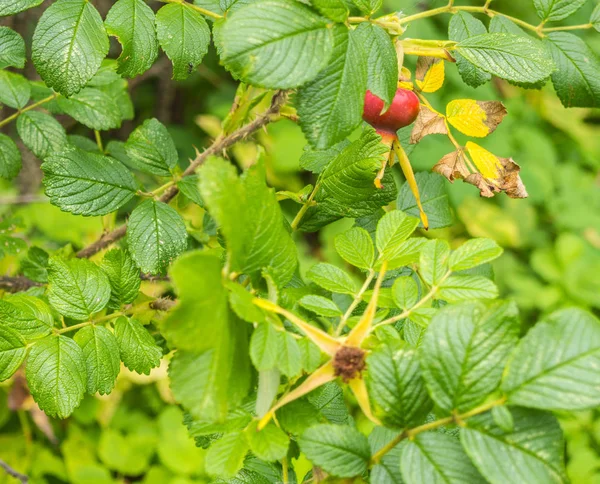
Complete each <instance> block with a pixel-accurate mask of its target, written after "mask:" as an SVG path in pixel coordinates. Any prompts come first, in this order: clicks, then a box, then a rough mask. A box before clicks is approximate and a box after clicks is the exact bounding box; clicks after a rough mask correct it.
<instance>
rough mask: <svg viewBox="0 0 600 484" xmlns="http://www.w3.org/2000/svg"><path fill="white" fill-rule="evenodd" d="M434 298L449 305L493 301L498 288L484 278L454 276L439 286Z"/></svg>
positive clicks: (496, 295)
mask: <svg viewBox="0 0 600 484" xmlns="http://www.w3.org/2000/svg"><path fill="white" fill-rule="evenodd" d="M436 297H437V298H438V299H443V300H444V301H447V302H449V303H455V302H459V301H472V300H473V299H494V298H496V297H498V288H497V287H496V284H494V283H493V282H492V281H491V280H490V279H488V278H487V277H484V276H471V275H456V276H450V277H448V278H447V279H446V280H445V281H443V282H442V283H441V284H440V286H439V289H438V292H437V295H436Z"/></svg>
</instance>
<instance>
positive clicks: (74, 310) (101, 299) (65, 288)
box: [48, 257, 110, 321]
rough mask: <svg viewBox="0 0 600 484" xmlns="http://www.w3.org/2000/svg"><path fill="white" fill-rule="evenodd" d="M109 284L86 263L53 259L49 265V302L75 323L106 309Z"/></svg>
mask: <svg viewBox="0 0 600 484" xmlns="http://www.w3.org/2000/svg"><path fill="white" fill-rule="evenodd" d="M109 299H110V283H109V282H108V277H106V274H104V272H102V271H101V270H100V268H99V267H98V266H97V265H96V264H94V263H93V262H90V261H89V260H86V259H70V260H65V259H61V258H59V257H52V258H50V261H49V263H48V300H49V301H50V304H51V305H52V307H53V308H54V309H56V310H57V311H58V312H59V313H61V314H63V315H65V316H67V317H69V318H72V319H76V320H78V321H84V320H86V319H89V318H90V316H91V315H92V314H94V313H97V312H98V311H101V310H102V309H104V308H105V307H106V304H107V303H108V300H109Z"/></svg>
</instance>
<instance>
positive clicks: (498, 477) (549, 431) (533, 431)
mask: <svg viewBox="0 0 600 484" xmlns="http://www.w3.org/2000/svg"><path fill="white" fill-rule="evenodd" d="M511 412H512V414H513V417H514V430H513V431H512V432H505V431H503V430H501V429H500V428H498V427H497V426H496V425H495V424H494V419H493V417H492V415H491V413H486V414H483V415H479V416H477V417H474V418H472V419H469V420H468V421H467V428H463V429H461V435H460V440H461V442H462V445H463V447H464V448H465V450H466V452H467V454H468V455H469V457H470V458H471V460H472V461H473V463H474V464H475V466H476V467H477V468H478V469H479V472H481V473H482V474H483V476H484V477H485V478H486V480H487V481H488V482H490V483H492V484H501V483H502V484H504V483H506V482H544V483H557V484H562V483H567V482H569V481H568V480H567V478H566V476H565V472H564V463H563V459H564V457H563V456H564V453H565V452H564V449H565V444H564V441H563V436H562V431H561V429H560V426H559V425H558V422H557V421H556V419H555V418H554V417H553V416H552V415H551V414H548V413H544V412H540V411H536V410H527V409H524V408H518V407H512V408H511Z"/></svg>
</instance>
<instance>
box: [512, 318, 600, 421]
mask: <svg viewBox="0 0 600 484" xmlns="http://www.w3.org/2000/svg"><path fill="white" fill-rule="evenodd" d="M598 364H600V321H598V319H597V318H595V317H594V316H593V315H592V314H590V313H588V312H586V311H583V310H581V309H576V308H571V309H564V310H562V311H557V312H555V313H552V314H551V315H550V316H548V317H546V318H545V319H544V320H543V321H541V322H539V323H537V324H536V325H535V326H534V327H533V328H532V329H531V330H530V331H529V332H528V333H527V335H526V336H525V337H524V338H523V339H522V340H521V341H520V342H519V345H518V346H517V348H516V350H515V352H514V354H513V355H512V358H511V360H510V363H509V365H508V369H507V371H506V375H505V376H504V381H503V382H502V390H503V391H504V392H506V394H507V395H508V401H509V403H511V404H516V405H523V406H527V407H534V408H541V409H547V410H583V409H587V408H594V407H597V406H598V405H600V389H599V388H600V385H599V380H598V371H597V367H598Z"/></svg>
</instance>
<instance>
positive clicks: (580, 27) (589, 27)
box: [542, 24, 593, 32]
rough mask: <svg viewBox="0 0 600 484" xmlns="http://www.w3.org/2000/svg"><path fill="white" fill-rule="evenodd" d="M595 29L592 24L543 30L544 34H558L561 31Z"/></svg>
mask: <svg viewBox="0 0 600 484" xmlns="http://www.w3.org/2000/svg"><path fill="white" fill-rule="evenodd" d="M592 27H593V25H592V24H581V25H567V26H564V27H549V28H545V29H542V32H557V31H559V30H584V29H591V28H592Z"/></svg>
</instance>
